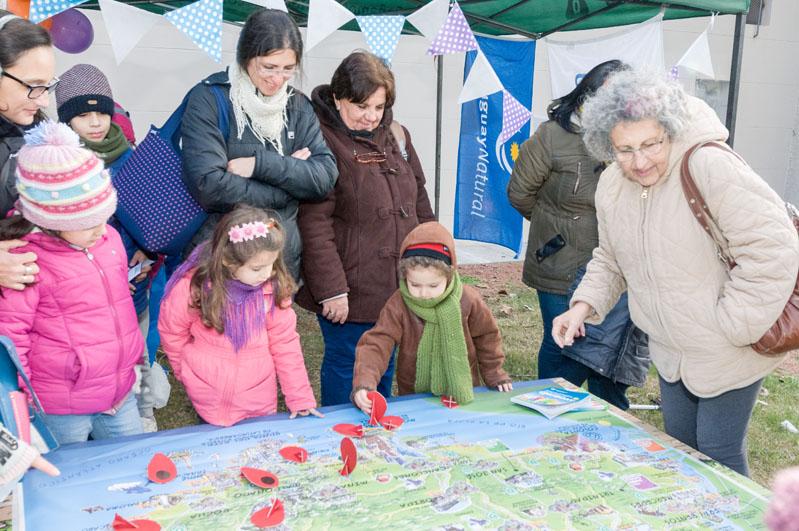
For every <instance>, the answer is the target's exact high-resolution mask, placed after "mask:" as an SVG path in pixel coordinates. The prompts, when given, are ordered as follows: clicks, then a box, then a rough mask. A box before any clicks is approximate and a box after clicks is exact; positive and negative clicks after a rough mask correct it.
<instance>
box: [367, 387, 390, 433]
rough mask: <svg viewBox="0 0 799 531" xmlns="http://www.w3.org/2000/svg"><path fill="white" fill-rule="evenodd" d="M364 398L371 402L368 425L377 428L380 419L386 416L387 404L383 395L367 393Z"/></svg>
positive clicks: (372, 392)
mask: <svg viewBox="0 0 799 531" xmlns="http://www.w3.org/2000/svg"><path fill="white" fill-rule="evenodd" d="M366 397H367V398H368V399H369V400H371V401H372V414H371V415H370V416H369V425H370V426H377V425H378V424H380V419H382V418H383V415H385V414H386V409H388V404H386V399H385V398H384V397H383V395H381V394H380V393H378V392H377V391H369V392H368V393H367V394H366Z"/></svg>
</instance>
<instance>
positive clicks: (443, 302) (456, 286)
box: [400, 271, 474, 404]
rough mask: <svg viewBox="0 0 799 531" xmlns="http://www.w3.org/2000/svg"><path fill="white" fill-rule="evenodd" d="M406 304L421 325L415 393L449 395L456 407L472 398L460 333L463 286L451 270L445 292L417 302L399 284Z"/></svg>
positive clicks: (463, 342)
mask: <svg viewBox="0 0 799 531" xmlns="http://www.w3.org/2000/svg"><path fill="white" fill-rule="evenodd" d="M400 292H401V293H402V300H403V301H404V302H405V305H406V306H407V307H408V309H410V310H411V311H412V312H413V313H414V314H416V315H418V316H419V318H421V319H422V320H423V321H424V322H425V325H424V331H423V332H422V338H421V340H420V341H419V350H418V351H417V353H416V392H417V393H423V392H431V393H433V394H434V395H439V396H440V395H449V396H451V397H453V398H454V399H455V400H456V401H457V402H458V403H459V404H466V403H467V402H471V401H472V400H473V399H474V390H473V388H472V371H471V368H470V367H469V354H468V352H467V350H466V338H465V337H464V334H463V322H462V317H461V295H462V294H463V285H462V284H461V279H460V276H458V272H457V271H454V272H453V274H452V280H451V281H450V282H449V285H448V286H447V289H446V290H445V291H444V293H442V294H441V295H440V296H438V297H436V298H435V299H418V298H416V297H413V296H412V295H411V294H410V293H409V292H408V286H407V284H406V283H405V280H404V279H403V280H401V281H400Z"/></svg>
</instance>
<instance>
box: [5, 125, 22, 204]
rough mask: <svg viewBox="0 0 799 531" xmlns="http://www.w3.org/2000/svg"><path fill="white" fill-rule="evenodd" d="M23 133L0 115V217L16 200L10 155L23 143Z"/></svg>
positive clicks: (13, 168) (12, 159)
mask: <svg viewBox="0 0 799 531" xmlns="http://www.w3.org/2000/svg"><path fill="white" fill-rule="evenodd" d="M24 134H25V132H24V131H23V130H22V128H21V127H19V126H18V125H16V124H13V123H11V122H9V121H8V120H6V119H5V118H3V117H0V219H2V218H4V217H5V215H6V213H8V211H9V210H11V208H12V207H13V206H14V202H15V201H16V200H17V187H16V184H15V183H16V175H15V170H16V168H17V161H16V159H15V158H14V157H12V155H16V153H17V151H19V148H21V147H22V145H23V144H24V143H25V139H24V138H23V135H24Z"/></svg>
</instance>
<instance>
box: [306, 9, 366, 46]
mask: <svg viewBox="0 0 799 531" xmlns="http://www.w3.org/2000/svg"><path fill="white" fill-rule="evenodd" d="M354 18H355V15H353V14H352V12H351V11H350V10H349V9H347V8H346V7H344V6H342V5H341V4H339V3H338V2H336V1H335V0H311V2H310V3H309V4H308V31H307V32H306V34H305V51H308V50H310V49H311V48H313V47H314V46H316V45H317V44H319V43H320V42H322V41H323V40H325V39H326V38H327V36H328V35H330V34H331V33H333V32H334V31H336V30H337V29H339V28H340V27H341V26H343V25H344V24H346V23H347V22H349V21H350V20H352V19H354Z"/></svg>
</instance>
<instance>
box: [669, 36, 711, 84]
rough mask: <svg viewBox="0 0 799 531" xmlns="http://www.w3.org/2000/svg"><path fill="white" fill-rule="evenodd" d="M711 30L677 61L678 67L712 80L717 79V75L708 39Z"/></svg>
mask: <svg viewBox="0 0 799 531" xmlns="http://www.w3.org/2000/svg"><path fill="white" fill-rule="evenodd" d="M709 29H710V28H708V29H706V30H705V31H703V32H702V34H701V35H699V37H698V38H697V39H696V40H695V41H694V42H693V44H691V47H690V48H688V50H687V51H686V52H685V53H684V54H683V56H682V57H681V58H680V60H679V61H677V66H682V67H684V68H688V69H690V70H693V71H694V72H697V73H699V74H702V75H705V76H707V77H709V78H711V79H716V74H715V73H714V72H713V61H712V60H711V58H710V43H709V42H708V39H707V32H708V30H709Z"/></svg>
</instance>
